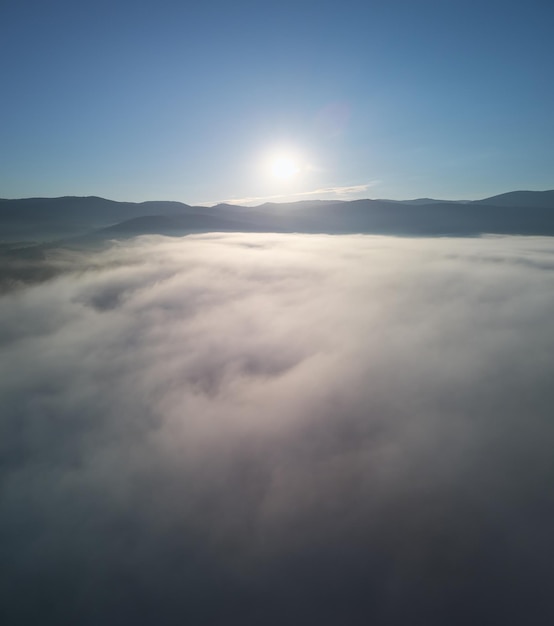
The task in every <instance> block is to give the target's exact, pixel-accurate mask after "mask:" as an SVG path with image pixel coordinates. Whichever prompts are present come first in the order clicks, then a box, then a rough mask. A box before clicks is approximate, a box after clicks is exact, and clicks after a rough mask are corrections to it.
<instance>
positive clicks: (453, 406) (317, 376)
mask: <svg viewBox="0 0 554 626" xmlns="http://www.w3.org/2000/svg"><path fill="white" fill-rule="evenodd" d="M49 255H50V258H49V261H48V263H49V264H50V265H51V266H55V267H56V270H57V271H59V272H60V273H59V275H58V276H57V277H56V278H54V279H52V280H48V281H44V282H42V283H39V284H37V285H34V286H27V287H25V288H20V289H16V290H14V291H11V292H9V293H6V294H4V295H3V296H2V298H1V303H0V304H1V306H0V322H1V323H0V328H1V329H2V331H1V342H2V344H1V345H2V357H1V358H0V398H1V400H0V402H1V404H0V413H1V414H2V415H3V419H2V422H1V428H2V432H1V435H0V445H1V446H2V453H1V456H2V459H3V476H4V479H3V505H2V511H3V514H2V516H1V518H0V541H1V543H2V545H3V555H2V563H3V568H2V572H3V574H2V576H3V577H2V588H3V601H2V608H1V609H0V616H1V617H2V620H3V623H6V624H24V623H25V624H31V623H41V624H76V623H79V624H83V625H92V624H94V625H96V624H110V625H111V624H114V625H115V624H118V625H119V624H131V623H132V624H136V625H139V624H152V623H159V624H183V623H190V624H205V625H210V626H211V625H215V624H223V623H225V624H244V625H246V626H248V625H250V624H252V625H253V624H267V625H273V624H275V625H277V624H283V623H291V624H318V625H327V624H328V625H331V624H347V625H357V624H368V623H371V624H376V625H384V624H387V625H389V624H393V625H397V624H406V625H407V624H411V625H413V624H429V625H434V624H436V625H439V624H440V625H444V624H449V625H455V624H464V625H465V624H468V623H472V624H493V623H503V624H521V623H528V624H542V623H544V624H547V623H551V621H552V618H553V617H554V610H553V608H552V602H551V599H550V589H549V581H550V580H551V576H552V573H553V572H552V557H553V556H554V553H553V550H552V539H551V534H552V533H551V530H552V512H553V504H554V502H553V498H552V490H551V484H552V475H553V470H554V467H553V465H554V462H553V457H552V449H553V445H554V424H553V423H552V406H553V404H554V389H553V386H552V372H553V371H554V349H553V348H554V345H553V344H554V273H553V271H552V270H553V268H554V250H553V249H552V246H551V240H550V239H548V238H540V237H528V238H522V237H483V238H474V239H453V238H436V239H401V238H394V237H382V236H368V235H345V236H325V235H289V234H237V233H232V234H206V235H197V236H189V237H185V238H166V237H158V236H148V237H140V238H135V239H131V240H129V241H127V242H125V243H114V244H113V245H112V247H110V248H109V249H108V250H106V251H103V252H99V253H91V252H86V251H68V250H65V251H62V250H58V251H55V250H54V251H50V252H49Z"/></svg>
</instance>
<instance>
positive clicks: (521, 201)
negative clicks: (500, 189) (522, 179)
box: [474, 189, 554, 209]
mask: <svg viewBox="0 0 554 626" xmlns="http://www.w3.org/2000/svg"><path fill="white" fill-rule="evenodd" d="M474 203H475V204H489V205H492V206H505V207H525V208H531V207H532V208H542V209H552V208H553V207H554V189H552V190H549V191H510V192H508V193H501V194H500V195H498V196H492V197H491V198H485V199H484V200H475V201H474Z"/></svg>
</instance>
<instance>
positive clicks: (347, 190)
mask: <svg viewBox="0 0 554 626" xmlns="http://www.w3.org/2000/svg"><path fill="white" fill-rule="evenodd" d="M380 182H381V181H378V180H375V181H372V182H369V183H365V184H363V185H350V186H342V187H340V186H339V187H320V188H318V189H312V190H310V191H299V192H298V193H289V194H273V195H269V196H246V197H244V198H229V199H227V200H223V201H221V202H222V203H225V204H253V203H255V202H270V201H273V200H281V201H282V200H284V199H287V200H289V201H294V200H295V199H297V198H304V197H309V196H317V197H318V198H320V197H321V196H334V197H335V198H336V199H339V200H340V199H348V198H349V197H351V196H353V195H356V194H360V193H363V192H364V191H367V190H368V189H371V187H375V186H376V185H378V184H379V183H380ZM212 204H217V203H215V202H202V203H200V205H199V206H201V205H212Z"/></svg>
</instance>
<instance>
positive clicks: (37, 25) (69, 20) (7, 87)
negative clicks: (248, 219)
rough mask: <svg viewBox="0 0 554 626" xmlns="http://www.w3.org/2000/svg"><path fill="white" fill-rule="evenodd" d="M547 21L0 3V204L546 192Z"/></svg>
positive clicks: (352, 9)
mask: <svg viewBox="0 0 554 626" xmlns="http://www.w3.org/2000/svg"><path fill="white" fill-rule="evenodd" d="M553 19H554V5H552V3H551V2H547V1H539V0H531V1H527V2H516V1H513V0H502V1H500V0H499V1H496V0H485V1H484V2H483V1H480V2H476V1H473V0H466V1H464V2H461V1H454V0H441V1H435V0H420V1H414V0H410V1H403V0H391V1H389V2H373V1H371V0H364V1H363V2H362V1H360V2H358V1H349V0H347V1H345V2H328V1H326V0H320V1H318V2H315V1H311V0H308V1H303V0H295V1H294V2H292V1H289V0H283V1H281V2H271V3H267V2H263V3H262V2H248V1H243V0H236V1H235V2H226V1H222V0H213V1H211V2H194V3H190V2H172V1H167V0H158V1H156V2H152V1H142V0H134V1H132V2H131V1H126V0H123V1H119V2H107V1H105V0H98V1H96V2H73V1H72V2H68V1H60V0H53V1H51V2H39V1H36V0H17V1H15V0H4V2H2V3H1V5H0V21H1V23H2V25H3V33H2V38H1V40H0V64H1V73H2V94H3V95H2V98H1V102H0V112H1V115H0V144H1V146H2V149H1V151H0V197H5V198H17V197H29V196H60V195H98V196H103V197H108V198H111V199H115V200H133V201H143V200H179V201H182V202H186V203H189V204H203V203H207V204H213V203H216V202H220V201H232V202H242V203H250V204H252V203H254V204H255V203H261V202H263V201H265V200H266V199H274V200H287V199H306V198H322V199H329V198H340V199H349V198H360V197H373V198H394V199H407V198H414V197H421V196H431V197H439V198H445V199H474V198H482V197H487V196H490V195H494V194H496V193H502V192H505V191H510V190H514V189H534V190H543V189H550V188H552V187H554V180H553V175H552V172H553V171H554V157H553V153H552V149H551V147H552V145H554V121H553V116H552V110H554V85H553V81H552V80H551V77H552V76H551V74H552V73H551V69H552V67H551V66H552V60H553V58H554V39H553V38H552V36H551V31H552V24H553ZM276 155H281V157H282V158H285V159H288V160H289V162H292V163H293V164H294V167H293V169H294V172H295V173H294V175H292V176H289V177H279V176H274V175H272V171H271V170H272V165H271V164H272V163H274V161H275V159H276V158H277V156H276Z"/></svg>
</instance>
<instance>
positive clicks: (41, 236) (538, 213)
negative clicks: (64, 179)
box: [0, 191, 554, 254]
mask: <svg viewBox="0 0 554 626" xmlns="http://www.w3.org/2000/svg"><path fill="white" fill-rule="evenodd" d="M210 231H244V232H306V233H381V234H398V235H417V236H425V235H430V236H433V235H476V234H481V233H495V234H522V235H551V236H554V191H542V192H541V191H513V192H510V193H505V194H500V195H498V196H493V197H491V198H486V199H484V200H475V201H448V200H435V199H431V198H419V199H415V200H406V201H394V200H353V201H337V202H335V201H318V200H306V201H300V202H289V203H282V204H279V203H265V204H262V205H260V206H257V207H244V206H238V205H233V204H218V205H215V206H212V207H198V206H197V207H194V206H190V205H187V204H183V203H181V202H162V201H160V202H142V203H135V202H115V201H113V200H107V199H104V198H99V197H96V196H89V197H71V196H66V197H62V198H24V199H18V200H6V199H4V200H0V240H2V241H5V242H10V241H12V242H13V241H14V240H16V239H17V240H31V239H32V240H35V241H43V242H44V241H49V240H50V241H51V240H56V239H57V240H60V239H63V240H67V239H69V238H75V237H79V238H82V237H83V236H84V235H86V236H87V237H89V238H93V239H96V240H100V239H108V238H114V237H130V236H135V235H138V234H167V235H181V234H187V233H191V232H210ZM12 248H13V246H12ZM12 253H13V250H11V251H10V254H12Z"/></svg>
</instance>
